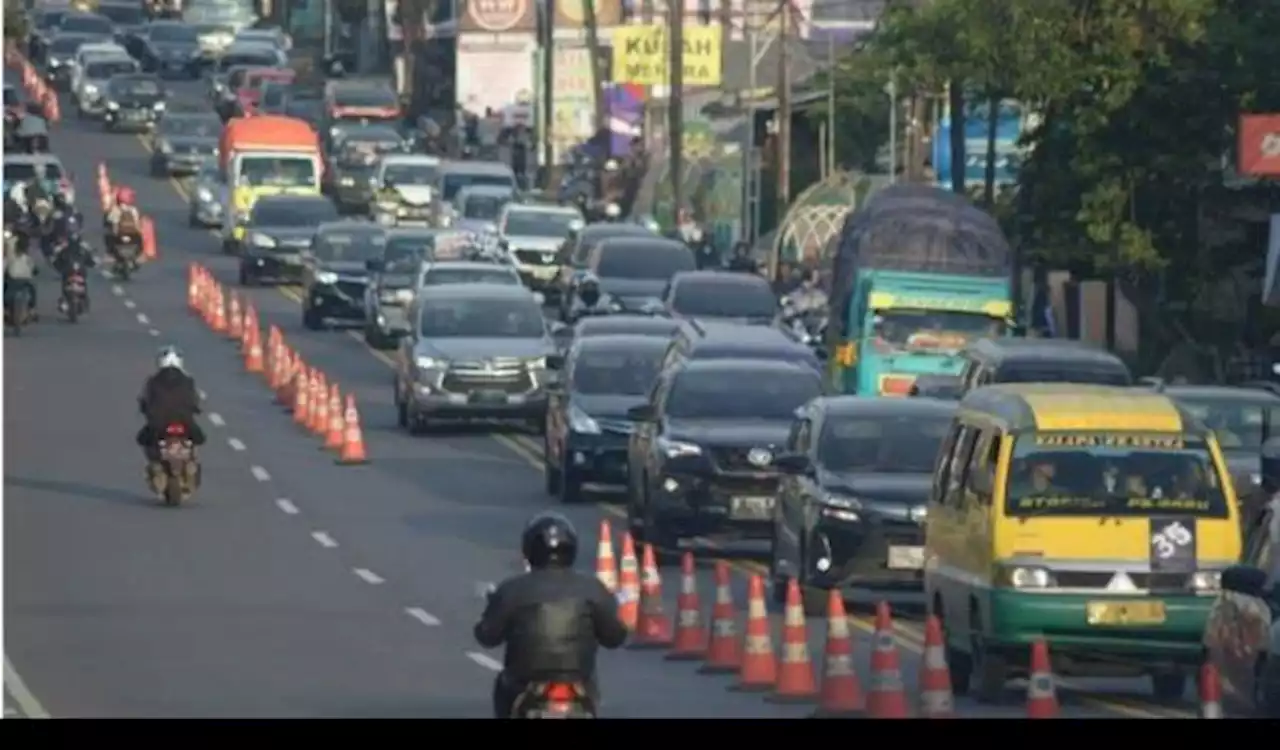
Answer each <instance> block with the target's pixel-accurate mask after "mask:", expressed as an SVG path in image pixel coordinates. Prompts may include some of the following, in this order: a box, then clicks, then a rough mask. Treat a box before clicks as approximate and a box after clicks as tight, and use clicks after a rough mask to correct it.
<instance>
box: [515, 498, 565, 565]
mask: <svg viewBox="0 0 1280 750" xmlns="http://www.w3.org/2000/svg"><path fill="white" fill-rule="evenodd" d="M520 548H521V550H522V551H523V552H524V559H525V560H528V561H529V567H531V568H533V569H534V570H539V569H541V568H548V567H557V568H568V567H572V566H573V561H574V560H576V559H577V557H578V532H577V531H575V530H574V528H573V524H572V523H570V522H569V519H567V518H565V517H564V516H562V515H560V514H559V513H556V512H554V511H546V512H544V513H539V514H538V515H536V516H534V517H533V518H532V519H530V521H529V523H528V524H527V525H526V526H525V527H524V536H523V538H521V540H520Z"/></svg>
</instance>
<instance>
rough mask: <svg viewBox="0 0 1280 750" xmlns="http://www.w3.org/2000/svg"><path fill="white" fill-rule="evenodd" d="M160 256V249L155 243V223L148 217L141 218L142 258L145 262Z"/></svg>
mask: <svg viewBox="0 0 1280 750" xmlns="http://www.w3.org/2000/svg"><path fill="white" fill-rule="evenodd" d="M159 255H160V248H159V247H158V246H157V243H156V223H155V221H153V220H152V218H151V217H150V216H143V217H142V257H143V258H144V259H146V260H155V259H156V258H157V257H159Z"/></svg>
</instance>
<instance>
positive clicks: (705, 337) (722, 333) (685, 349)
mask: <svg viewBox="0 0 1280 750" xmlns="http://www.w3.org/2000/svg"><path fill="white" fill-rule="evenodd" d="M704 359H768V360H778V361H781V362H795V363H797V364H803V365H807V366H809V367H812V368H813V369H814V371H815V372H822V371H823V367H822V362H821V360H819V359H818V355H816V354H814V353H813V349H810V348H809V347H807V346H805V345H804V344H802V343H800V342H799V341H797V340H796V338H795V337H794V336H792V335H791V334H790V333H788V332H787V331H784V330H782V329H779V328H772V327H769V326H744V325H739V324H736V323H723V322H707V321H701V320H686V321H684V322H683V323H681V324H680V328H679V329H678V330H677V331H676V332H675V333H674V334H672V336H671V343H670V344H669V345H668V347H667V353H666V356H664V357H663V359H662V369H664V370H666V369H670V368H672V367H675V366H677V365H679V364H680V363H681V362H685V361H689V360H704Z"/></svg>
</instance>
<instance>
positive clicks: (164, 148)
mask: <svg viewBox="0 0 1280 750" xmlns="http://www.w3.org/2000/svg"><path fill="white" fill-rule="evenodd" d="M160 153H162V154H164V155H165V156H168V155H170V154H172V153H173V146H171V145H170V144H169V143H168V142H165V143H161V144H160Z"/></svg>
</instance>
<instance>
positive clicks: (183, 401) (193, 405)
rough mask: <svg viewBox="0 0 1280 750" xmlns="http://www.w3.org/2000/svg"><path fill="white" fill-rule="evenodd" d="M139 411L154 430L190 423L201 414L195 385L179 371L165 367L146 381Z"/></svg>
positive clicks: (139, 402)
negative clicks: (178, 423)
mask: <svg viewBox="0 0 1280 750" xmlns="http://www.w3.org/2000/svg"><path fill="white" fill-rule="evenodd" d="M138 407H139V409H140V410H141V411H142V413H143V415H144V416H146V418H147V425H148V426H150V427H151V428H153V429H164V428H165V427H167V426H168V425H170V424H173V423H175V422H180V423H183V424H186V423H189V422H191V421H192V420H193V419H194V417H195V415H196V414H199V413H200V394H199V392H198V391H197V390H196V381H195V380H194V379H193V378H192V377H191V376H189V375H187V374H186V373H185V372H183V371H182V370H179V369H178V368H176V367H165V368H163V369H161V370H160V371H158V372H157V373H156V374H154V375H152V376H151V377H150V378H147V382H146V384H145V385H144V386H143V388H142V394H141V395H140V396H139V397H138Z"/></svg>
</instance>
